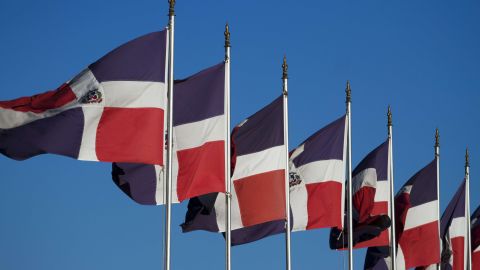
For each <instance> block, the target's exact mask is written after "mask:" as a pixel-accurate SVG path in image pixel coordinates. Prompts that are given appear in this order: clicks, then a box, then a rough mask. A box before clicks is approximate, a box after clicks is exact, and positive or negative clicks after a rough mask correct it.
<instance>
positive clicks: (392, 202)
mask: <svg viewBox="0 0 480 270" xmlns="http://www.w3.org/2000/svg"><path fill="white" fill-rule="evenodd" d="M387 117H388V123H387V127H388V167H389V174H388V177H390V220H391V222H392V225H391V226H390V258H391V264H392V270H396V269H397V241H396V235H395V190H394V184H393V130H392V126H393V125H392V110H391V108H390V105H389V106H388V112H387Z"/></svg>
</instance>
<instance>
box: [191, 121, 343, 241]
mask: <svg viewBox="0 0 480 270" xmlns="http://www.w3.org/2000/svg"><path fill="white" fill-rule="evenodd" d="M345 125H346V121H345V116H342V117H341V118H339V119H337V120H336V121H334V122H332V123H330V124H329V125H327V126H326V127H324V128H323V129H321V130H319V131H318V132H316V133H315V134H314V135H312V136H311V137H310V138H308V139H307V140H306V141H305V142H303V143H302V144H301V145H300V146H299V147H298V148H296V149H295V150H293V151H291V154H290V204H291V208H290V215H291V217H292V220H293V222H292V224H291V226H292V227H291V228H290V229H292V230H293V229H294V226H295V224H296V222H297V221H296V219H295V212H294V208H293V205H294V202H293V200H294V199H301V200H303V202H305V201H306V200H310V204H305V205H304V208H303V209H300V210H299V211H300V212H298V209H299V208H300V207H297V212H296V213H297V217H298V218H299V219H300V221H299V223H300V222H302V223H303V224H306V223H308V218H309V217H308V214H307V216H302V213H308V210H310V213H309V214H311V217H312V218H311V220H317V223H315V224H316V225H318V226H320V225H319V224H323V226H336V225H339V224H340V225H341V219H342V217H341V216H342V212H341V211H343V204H342V201H343V197H342V196H343V192H342V190H343V181H344V179H345V178H344V175H345V167H344V164H345V163H344V157H345V151H346V142H345V139H346V133H345V132H346V127H345ZM330 159H332V160H330ZM308 190H310V191H312V192H310V193H308ZM305 193H307V194H308V195H312V196H329V197H328V198H329V200H330V201H328V200H327V199H326V198H310V197H305V196H303V194H305ZM292 194H296V196H292ZM213 196H217V197H218V198H221V197H222V196H223V195H222V194H218V195H216V194H215V195H213ZM219 201H221V200H219ZM325 201H328V205H327V206H326V207H323V206H322V205H321V203H327V202H325ZM315 202H316V203H318V205H317V206H316V207H319V206H321V207H322V208H321V209H323V210H322V212H317V211H315V210H316V209H315V204H314V203H315ZM296 205H297V206H299V204H298V203H297V204H296ZM309 205H310V209H308V206H309ZM328 207H331V208H332V209H338V211H337V212H334V213H331V212H330V211H329V209H328ZM224 209H225V206H224V204H223V201H222V202H221V203H212V201H211V200H208V199H207V198H199V199H195V200H190V202H189V211H188V213H187V218H186V221H185V223H184V224H183V225H182V228H183V230H184V232H188V231H192V230H207V231H214V232H215V231H220V230H219V228H222V226H223V224H224V223H225V221H224V219H223V218H220V219H219V218H216V217H217V216H221V217H223V216H224V212H225V210H224ZM319 216H325V218H324V219H322V218H317V217H319ZM212 224H215V225H212ZM312 224H313V222H312ZM297 226H298V223H297ZM212 228H213V229H212ZM284 231H285V220H284V218H281V219H277V220H271V221H268V222H264V223H260V224H256V225H253V226H248V227H244V228H239V229H236V230H232V245H240V244H246V243H249V242H253V241H256V240H260V239H262V238H265V237H267V236H271V235H274V234H279V233H283V232H284Z"/></svg>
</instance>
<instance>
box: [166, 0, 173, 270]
mask: <svg viewBox="0 0 480 270" xmlns="http://www.w3.org/2000/svg"><path fill="white" fill-rule="evenodd" d="M168 3H169V6H170V7H169V11H168V17H169V21H168V43H169V44H168V120H167V121H168V127H167V134H168V135H167V162H166V163H167V177H166V178H167V179H166V196H165V197H166V210H165V248H164V250H165V258H164V269H165V270H170V229H171V228H170V227H171V218H172V213H171V211H172V160H173V153H172V145H173V134H172V133H173V44H174V43H173V38H174V30H175V0H168Z"/></svg>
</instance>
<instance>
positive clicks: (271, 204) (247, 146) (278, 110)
mask: <svg viewBox="0 0 480 270" xmlns="http://www.w3.org/2000/svg"><path fill="white" fill-rule="evenodd" d="M231 138H232V140H231V142H232V146H231V147H232V182H233V187H234V188H233V189H232V200H231V201H232V231H231V233H232V239H231V240H232V245H239V244H244V243H247V242H252V241H255V240H258V239H261V238H263V237H265V236H268V235H270V234H272V232H283V231H284V230H285V229H284V228H285V206H284V205H285V158H286V155H287V153H286V149H285V145H284V139H283V97H282V96H280V97H279V98H277V99H276V100H275V101H273V102H272V103H270V104H269V105H268V106H266V107H264V108H263V109H262V110H260V111H258V112H257V113H255V114H254V115H252V116H250V117H248V118H247V119H246V120H244V121H243V122H241V123H240V124H239V125H237V126H236V127H235V128H234V129H233V131H232V136H231ZM225 215H226V212H225V195H224V194H221V193H214V194H208V195H204V196H200V197H198V198H192V199H190V201H189V204H188V212H187V214H186V218H185V222H184V223H183V224H182V225H181V226H182V230H183V232H190V231H195V230H206V231H211V232H224V231H225ZM257 228H260V229H259V230H257Z"/></svg>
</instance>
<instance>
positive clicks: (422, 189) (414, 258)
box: [365, 160, 440, 270]
mask: <svg viewBox="0 0 480 270" xmlns="http://www.w3.org/2000/svg"><path fill="white" fill-rule="evenodd" d="M436 164H437V162H436V160H433V161H432V162H431V163H429V164H428V165H427V166H425V167H424V168H423V169H421V170H420V171H419V172H417V173H416V174H415V175H414V176H413V177H412V178H410V179H409V180H408V181H407V182H406V183H405V184H404V185H403V187H402V188H401V189H400V191H399V192H398V193H397V195H396V197H395V218H396V225H395V230H396V240H397V256H396V261H397V269H398V270H404V269H410V268H413V267H420V266H425V265H430V264H436V263H439V262H440V232H439V217H438V198H437V165H436ZM389 256H390V254H389V250H388V247H386V246H385V247H383V248H381V249H379V248H378V247H370V248H368V250H367V254H366V258H365V269H388V268H385V266H389V260H390V258H389Z"/></svg>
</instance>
